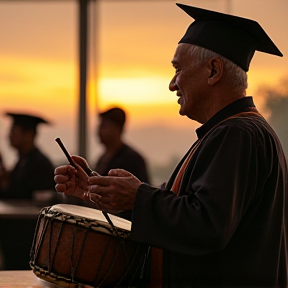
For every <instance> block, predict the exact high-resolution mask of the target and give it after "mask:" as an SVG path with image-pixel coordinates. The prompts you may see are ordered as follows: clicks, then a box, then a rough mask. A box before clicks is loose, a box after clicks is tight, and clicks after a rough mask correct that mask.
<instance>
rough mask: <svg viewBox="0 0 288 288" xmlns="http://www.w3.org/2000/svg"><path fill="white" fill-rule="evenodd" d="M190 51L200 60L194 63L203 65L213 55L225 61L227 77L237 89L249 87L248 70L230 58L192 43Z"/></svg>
mask: <svg viewBox="0 0 288 288" xmlns="http://www.w3.org/2000/svg"><path fill="white" fill-rule="evenodd" d="M188 53H189V54H190V55H191V56H193V57H195V58H196V59H198V61H197V62H196V63H194V64H195V65H196V66H198V65H199V66H200V65H202V64H203V63H204V62H205V61H207V60H208V59H210V58H212V57H217V58H220V59H221V60H222V61H223V63H224V67H225V70H226V71H228V73H226V74H227V79H228V81H229V82H230V83H231V85H232V86H233V87H234V88H235V90H240V91H241V90H246V89H247V87H248V81H247V74H246V72H245V71H244V70H243V69H242V68H240V67H239V66H238V65H236V64H235V63H233V62H232V61H230V60H229V59H227V58H225V57H223V56H222V55H220V54H218V53H216V52H213V51H211V50H208V49H206V48H203V47H200V46H196V45H190V47H189V50H188Z"/></svg>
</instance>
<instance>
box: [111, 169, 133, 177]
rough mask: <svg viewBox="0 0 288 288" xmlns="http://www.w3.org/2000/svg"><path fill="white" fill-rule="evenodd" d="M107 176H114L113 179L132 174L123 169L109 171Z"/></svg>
mask: <svg viewBox="0 0 288 288" xmlns="http://www.w3.org/2000/svg"><path fill="white" fill-rule="evenodd" d="M108 175H109V176H115V177H128V176H131V175H132V174H131V173H130V172H128V171H126V170H124V169H111V170H110V171H109V172H108Z"/></svg>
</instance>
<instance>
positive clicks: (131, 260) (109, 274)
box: [30, 204, 147, 287]
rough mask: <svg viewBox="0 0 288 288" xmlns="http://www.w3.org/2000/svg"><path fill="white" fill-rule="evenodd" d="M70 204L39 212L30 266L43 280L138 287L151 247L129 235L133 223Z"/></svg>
mask: <svg viewBox="0 0 288 288" xmlns="http://www.w3.org/2000/svg"><path fill="white" fill-rule="evenodd" d="M108 215H109V217H110V219H111V221H112V223H113V227H112V226H111V225H110V224H109V222H108V221H107V220H106V218H105V217H104V215H103V214H102V212H101V211H99V210H96V209H92V208H87V207H82V206H76V205H68V204H58V205H54V206H52V207H45V208H43V209H42V211H41V212H40V214H39V217H38V222H37V226H36V229H35V235H34V240H33V243H32V248H31V253H30V266H31V268H32V270H33V272H34V274H35V275H36V276H38V277H39V278H41V279H44V280H47V281H50V282H53V283H56V284H58V285H61V286H64V287H69V286H70V283H74V284H83V285H90V286H93V287H123V286H125V287H133V286H135V283H137V281H139V278H140V274H141V271H142V268H143V266H144V262H145V259H146V256H147V255H146V251H147V249H146V246H145V245H143V244H139V243H136V242H133V241H132V240H130V239H129V234H130V231H131V222H130V221H127V220H125V219H122V218H120V217H116V216H114V215H110V214H108Z"/></svg>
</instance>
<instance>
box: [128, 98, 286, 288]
mask: <svg viewBox="0 0 288 288" xmlns="http://www.w3.org/2000/svg"><path fill="white" fill-rule="evenodd" d="M253 106H254V104H253V101H252V98H251V97H245V98H243V99H239V100H237V101H235V102H233V103H232V104H230V105H228V106H227V107H225V108H224V109H223V110H221V111H220V112H218V113H217V114H216V115H215V116H213V117H212V118H211V119H210V120H209V121H208V122H207V123H205V124H204V125H203V126H201V127H200V128H199V129H197V135H198V138H199V139H198V141H199V140H200V139H201V138H202V137H203V136H204V135H205V134H206V133H207V132H208V131H209V130H210V129H211V128H212V127H213V126H215V125H216V124H217V123H218V124H219V123H220V122H221V121H223V120H224V119H226V118H227V117H229V116H231V115H235V114H237V113H239V112H242V111H246V109H247V108H248V107H253ZM205 138H206V139H205V141H203V142H202V144H201V145H200V147H199V148H198V150H197V152H196V153H195V154H194V155H193V157H192V159H191V161H190V163H189V165H188V167H187V170H186V172H185V174H184V181H183V183H182V186H181V189H180V194H179V196H176V195H175V194H174V193H173V192H172V191H170V189H171V186H172V183H173V181H174V179H175V176H176V174H177V172H178V170H179V167H180V166H181V164H182V162H183V159H185V157H184V158H183V159H182V161H181V162H180V163H179V165H178V167H177V168H176V170H175V171H174V173H173V175H172V177H171V179H170V181H169V182H168V184H167V188H166V189H158V188H154V187H151V186H149V185H146V184H142V185H141V186H140V187H139V189H138V191H137V196H136V201H135V206H134V210H133V218H132V230H131V238H132V239H134V240H135V241H139V242H144V243H148V244H150V245H151V246H155V247H160V248H162V249H163V277H164V278H163V280H164V287H177V288H179V287H261V288H264V287H281V288H286V287H287V240H286V233H287V224H286V223H285V213H286V216H287V211H286V209H287V208H286V207H287V198H285V197H286V194H287V177H288V176H287V167H286V160H285V156H284V154H283V151H282V148H281V145H280V142H279V140H278V138H277V136H276V135H275V133H274V131H273V130H272V128H271V127H270V126H269V125H268V124H267V122H266V121H265V120H264V119H263V118H262V117H259V116H253V117H252V120H251V119H250V120H249V119H247V118H246V119H244V118H243V119H242V117H236V118H230V119H227V120H226V121H224V122H221V123H220V124H219V125H218V126H217V127H216V128H215V129H214V130H213V129H212V131H211V132H209V134H208V135H206V136H205Z"/></svg>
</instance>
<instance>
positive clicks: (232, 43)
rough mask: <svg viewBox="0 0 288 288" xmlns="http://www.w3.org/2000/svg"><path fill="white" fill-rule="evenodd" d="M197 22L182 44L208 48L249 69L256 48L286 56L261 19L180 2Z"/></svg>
mask: <svg viewBox="0 0 288 288" xmlns="http://www.w3.org/2000/svg"><path fill="white" fill-rule="evenodd" d="M176 5H177V6H178V7H180V8H181V9H182V10H184V11H185V12H186V13H187V14H188V15H189V16H191V17H192V18H193V19H194V20H195V21H194V22H193V23H192V24H191V25H190V26H189V27H188V29H187V31H186V33H185V35H184V36H183V38H182V39H181V40H180V41H179V43H189V44H193V45H197V46H201V47H204V48H206V49H209V50H211V51H213V52H216V53H218V54H220V55H222V56H224V57H225V58H227V59H229V60H231V61H232V62H234V63H235V64H237V65H238V66H240V67H241V68H242V69H243V70H244V71H246V72H247V71H248V70H249V64H250V61H251V59H252V57H253V55H254V52H255V50H257V51H261V52H265V53H269V54H274V55H277V56H283V55H282V53H281V52H280V51H279V49H278V48H277V47H276V45H275V44H274V43H273V42H272V40H271V39H270V38H269V36H268V35H267V34H266V32H265V31H264V30H263V29H262V27H261V26H260V25H259V23H258V22H256V21H254V20H250V19H247V18H241V17H237V16H233V15H229V14H223V13H219V12H215V11H210V10H205V9H201V8H197V7H193V6H188V5H184V4H179V3H176Z"/></svg>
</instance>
